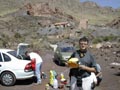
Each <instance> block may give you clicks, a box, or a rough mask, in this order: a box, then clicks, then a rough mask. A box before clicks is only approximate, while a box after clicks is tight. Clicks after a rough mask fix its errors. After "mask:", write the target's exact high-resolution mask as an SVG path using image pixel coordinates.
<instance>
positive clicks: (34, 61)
mask: <svg viewBox="0 0 120 90" xmlns="http://www.w3.org/2000/svg"><path fill="white" fill-rule="evenodd" d="M35 64H36V60H35V59H32V60H31V65H32V70H35Z"/></svg>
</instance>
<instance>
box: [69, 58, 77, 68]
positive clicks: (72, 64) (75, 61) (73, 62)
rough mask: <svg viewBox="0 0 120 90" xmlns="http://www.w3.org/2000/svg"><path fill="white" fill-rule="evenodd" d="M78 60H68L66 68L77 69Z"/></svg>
mask: <svg viewBox="0 0 120 90" xmlns="http://www.w3.org/2000/svg"><path fill="white" fill-rule="evenodd" d="M78 61H79V59H78V58H70V59H69V60H68V61H67V63H68V66H69V67H71V68H78V67H79V64H78Z"/></svg>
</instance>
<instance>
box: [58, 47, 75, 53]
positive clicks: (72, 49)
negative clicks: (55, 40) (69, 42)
mask: <svg viewBox="0 0 120 90" xmlns="http://www.w3.org/2000/svg"><path fill="white" fill-rule="evenodd" d="M60 50H61V52H73V51H74V48H73V47H61V48H60Z"/></svg>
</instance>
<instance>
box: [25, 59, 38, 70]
mask: <svg viewBox="0 0 120 90" xmlns="http://www.w3.org/2000/svg"><path fill="white" fill-rule="evenodd" d="M35 63H36V60H35V59H32V60H31V62H30V63H28V64H27V65H26V66H25V69H24V70H25V71H31V70H35Z"/></svg>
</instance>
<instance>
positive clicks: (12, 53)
mask: <svg viewBox="0 0 120 90" xmlns="http://www.w3.org/2000/svg"><path fill="white" fill-rule="evenodd" d="M7 53H9V54H11V55H12V56H14V57H16V58H17V51H9V52H7Z"/></svg>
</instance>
